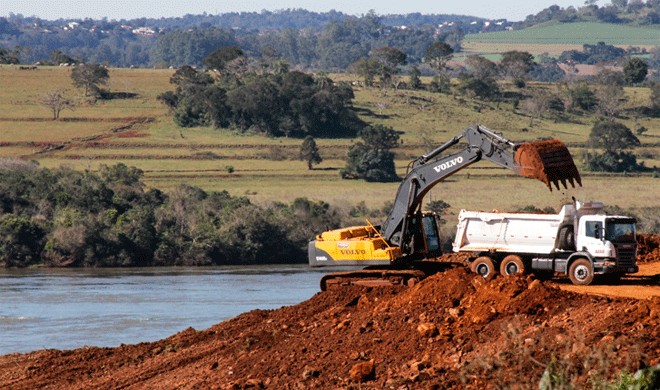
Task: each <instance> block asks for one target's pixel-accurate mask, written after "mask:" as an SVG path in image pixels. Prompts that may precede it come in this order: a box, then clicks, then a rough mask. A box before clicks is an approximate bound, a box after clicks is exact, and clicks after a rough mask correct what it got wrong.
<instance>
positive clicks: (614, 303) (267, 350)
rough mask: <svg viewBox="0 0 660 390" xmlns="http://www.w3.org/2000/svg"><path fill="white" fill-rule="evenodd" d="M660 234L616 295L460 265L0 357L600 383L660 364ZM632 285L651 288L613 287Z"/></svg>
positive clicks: (100, 377)
mask: <svg viewBox="0 0 660 390" xmlns="http://www.w3.org/2000/svg"><path fill="white" fill-rule="evenodd" d="M659 241H660V240H659V239H658V237H657V236H653V237H649V238H648V242H645V243H644V244H643V245H642V246H643V251H642V252H641V253H640V255H641V256H642V257H643V256H647V255H648V256H650V257H649V259H651V260H653V261H651V262H648V263H646V262H645V263H642V264H641V265H640V267H641V272H640V274H641V275H640V276H636V277H635V278H625V279H624V280H623V282H622V285H620V286H604V287H606V288H607V290H606V292H605V293H598V294H592V293H590V292H588V291H587V292H586V293H585V291H580V290H579V289H578V290H575V291H580V292H575V291H566V289H565V287H566V283H565V282H563V281H562V280H559V279H556V280H552V281H544V282H541V281H539V280H535V279H534V278H533V277H532V276H528V277H523V276H511V277H498V278H495V279H494V280H493V281H491V282H488V283H486V282H484V281H483V279H481V278H480V277H477V276H475V275H473V274H470V273H469V272H468V271H467V269H466V268H465V267H462V266H457V267H455V268H452V269H450V270H448V271H446V272H443V273H440V274H437V275H435V276H432V277H430V278H427V279H425V280H424V281H422V282H421V283H419V284H417V285H415V286H413V287H410V288H403V287H382V288H364V287H350V288H342V289H336V290H332V291H327V292H323V293H318V294H316V295H315V296H314V297H312V298H311V299H309V300H307V301H305V302H302V303H300V304H298V305H295V306H290V307H283V308H281V309H278V310H271V311H264V310H255V311H251V312H249V313H245V314H242V315H240V316H237V317H235V318H233V319H231V320H228V321H225V322H222V323H219V324H217V325H215V326H212V327H211V328H209V329H206V330H194V329H187V330H184V331H182V332H180V333H178V334H176V335H173V336H171V337H169V338H167V339H164V340H160V341H157V342H153V343H141V344H136V345H122V346H120V347H117V348H96V347H88V348H82V349H77V350H73V351H59V350H43V351H36V352H32V353H28V354H11V355H5V356H1V357H0V388H11V389H33V388H57V389H60V388H101V389H110V388H112V389H116V388H184V389H185V388H230V389H242V388H271V389H309V388H332V389H334V388H354V389H358V388H359V389H371V388H374V389H376V388H378V389H381V388H392V389H408V388H410V389H412V388H415V389H416V388H423V389H427V388H443V389H444V388H512V387H513V388H532V387H534V388H538V384H539V381H540V380H541V377H542V376H543V373H544V372H547V373H550V374H552V375H554V376H553V377H554V378H555V380H556V381H558V382H559V383H562V382H564V383H573V384H575V385H576V386H577V387H578V388H579V387H584V386H589V387H591V386H593V385H594V384H596V385H597V384H599V383H604V382H605V381H610V380H615V379H617V378H619V375H620V372H622V371H623V372H629V373H630V372H635V371H636V370H638V369H640V368H644V367H648V366H653V365H657V364H660V263H659V262H657V259H658V258H659V257H658V256H659V255H660V249H659V248H658V245H657V244H658V242H659ZM653 243H655V244H653ZM653 245H655V246H653ZM644 259H646V258H645V257H644ZM631 286H634V287H639V288H640V289H641V290H644V291H645V293H644V294H640V295H636V296H637V297H636V298H622V297H617V296H615V295H622V296H626V294H625V293H622V294H618V293H617V291H622V292H625V291H626V290H627V289H630V287H631ZM589 287H591V286H589Z"/></svg>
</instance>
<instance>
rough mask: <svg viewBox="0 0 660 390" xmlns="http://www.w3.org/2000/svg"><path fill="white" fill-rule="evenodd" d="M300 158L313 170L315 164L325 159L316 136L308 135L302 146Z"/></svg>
mask: <svg viewBox="0 0 660 390" xmlns="http://www.w3.org/2000/svg"><path fill="white" fill-rule="evenodd" d="M300 159H301V160H303V161H306V162H307V169H309V170H311V169H312V165H313V164H320V163H321V161H323V158H321V153H319V148H318V146H316V141H315V140H314V137H312V136H311V135H308V136H307V137H305V140H304V141H303V143H302V145H301V146H300Z"/></svg>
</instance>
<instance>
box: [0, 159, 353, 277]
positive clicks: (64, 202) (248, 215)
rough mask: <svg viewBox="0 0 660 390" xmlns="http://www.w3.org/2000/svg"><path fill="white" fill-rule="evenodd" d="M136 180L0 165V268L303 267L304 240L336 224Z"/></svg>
mask: <svg viewBox="0 0 660 390" xmlns="http://www.w3.org/2000/svg"><path fill="white" fill-rule="evenodd" d="M141 176H142V171H140V170H139V169H137V168H133V167H127V166H126V165H124V164H117V165H114V166H104V167H102V169H101V170H100V172H99V173H98V174H97V173H93V172H79V171H73V170H71V169H66V168H60V169H54V170H53V169H46V168H40V167H38V166H37V165H35V164H33V163H30V162H24V161H21V160H12V159H0V267H25V266H30V265H39V264H41V265H47V266H58V267H61V266H72V267H84V266H87V267H90V266H91V267H97V266H98V267H127V266H152V265H225V264H254V263H278V262H288V263H290V262H292V261H299V262H304V261H306V248H307V242H308V240H309V238H310V237H311V236H313V234H314V233H315V232H318V231H323V230H325V229H328V228H335V227H338V226H339V224H340V222H341V220H340V216H339V214H338V213H337V212H336V211H334V210H333V209H331V208H330V206H329V205H328V204H327V203H324V202H312V201H309V200H307V199H304V198H300V199H296V200H295V201H293V202H292V203H291V204H283V203H276V204H273V205H271V207H268V208H265V207H260V206H256V205H254V204H252V203H251V202H250V201H249V200H248V199H247V198H245V197H234V196H231V195H229V194H228V193H227V192H225V191H223V192H210V193H209V192H206V191H204V190H202V189H200V188H196V187H191V186H186V185H182V186H180V187H178V188H177V189H175V190H174V191H172V192H171V193H169V194H165V193H163V192H161V191H159V190H155V189H152V190H148V191H145V190H144V185H143V183H142V181H141Z"/></svg>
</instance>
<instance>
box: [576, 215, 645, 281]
mask: <svg viewBox="0 0 660 390" xmlns="http://www.w3.org/2000/svg"><path fill="white" fill-rule="evenodd" d="M635 223H636V221H635V219H634V218H630V217H623V216H609V215H586V216H582V217H581V218H580V219H579V224H578V234H577V237H576V247H577V249H578V250H579V251H582V252H587V253H589V254H591V255H592V256H593V261H594V273H595V274H623V273H635V272H637V271H638V269H639V268H638V267H637V265H636V262H635V259H636V256H637V243H636V241H635Z"/></svg>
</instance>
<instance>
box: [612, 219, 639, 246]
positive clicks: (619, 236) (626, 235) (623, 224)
mask: <svg viewBox="0 0 660 390" xmlns="http://www.w3.org/2000/svg"><path fill="white" fill-rule="evenodd" d="M605 239H606V240H609V241H618V242H625V241H627V242H634V241H635V221H634V220H629V219H626V220H617V219H609V218H608V219H607V220H606V221H605Z"/></svg>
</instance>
